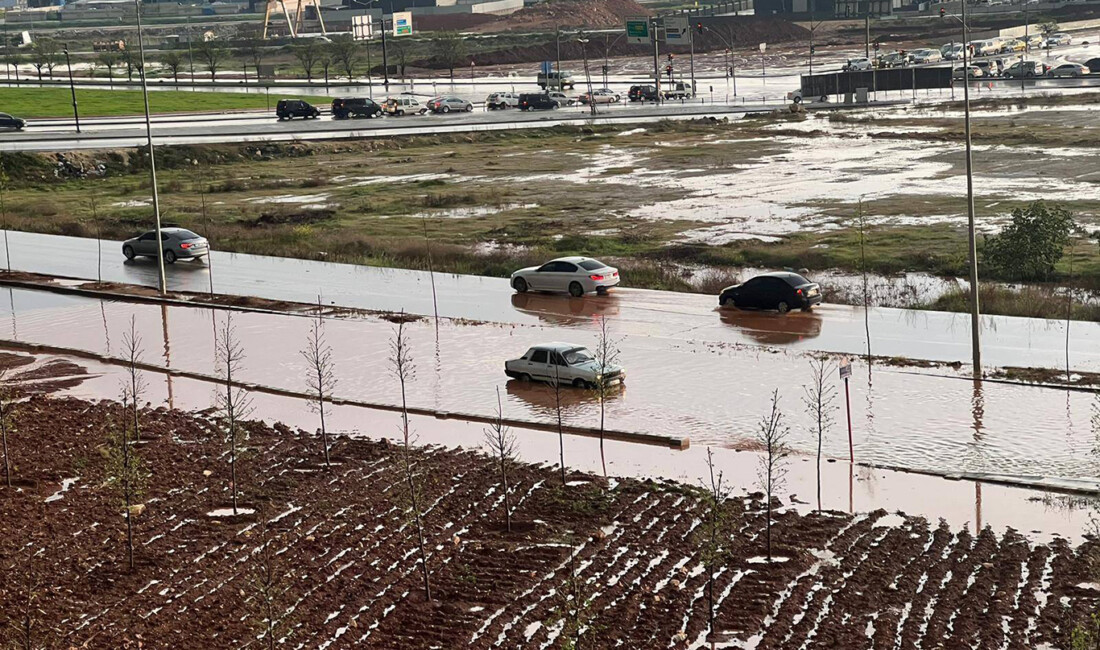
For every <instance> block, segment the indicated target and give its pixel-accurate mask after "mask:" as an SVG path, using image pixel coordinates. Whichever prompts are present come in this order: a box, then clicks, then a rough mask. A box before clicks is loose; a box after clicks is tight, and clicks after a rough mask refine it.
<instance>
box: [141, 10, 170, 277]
mask: <svg viewBox="0 0 1100 650" xmlns="http://www.w3.org/2000/svg"><path fill="white" fill-rule="evenodd" d="M134 13H135V15H136V16H137V32H138V55H139V57H140V58H139V61H140V62H141V68H140V69H139V70H138V75H139V76H140V77H141V97H142V99H143V100H144V102H145V139H146V141H147V142H148V143H149V182H150V183H152V185H153V217H154V219H156V238H157V271H158V274H157V288H158V289H160V292H161V294H164V293H167V291H168V286H167V285H168V282H167V280H166V279H165V276H164V246H163V245H162V244H161V241H162V239H161V234H160V195H159V194H158V193H157V160H156V153H155V152H154V151H153V123H152V120H151V119H150V118H149V87H148V85H147V84H146V83H145V41H144V38H143V36H142V33H141V0H134Z"/></svg>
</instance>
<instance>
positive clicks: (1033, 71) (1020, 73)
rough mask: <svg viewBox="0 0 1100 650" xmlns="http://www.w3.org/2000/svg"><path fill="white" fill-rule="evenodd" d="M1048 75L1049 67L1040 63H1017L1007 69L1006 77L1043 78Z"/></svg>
mask: <svg viewBox="0 0 1100 650" xmlns="http://www.w3.org/2000/svg"><path fill="white" fill-rule="evenodd" d="M1046 73H1047V66H1045V65H1043V63H1042V62H1040V61H1017V62H1016V63H1013V64H1012V65H1010V66H1008V67H1007V68H1005V76H1006V77H1011V78H1013V79H1020V78H1023V77H1028V78H1030V77H1041V76H1043V75H1045V74H1046Z"/></svg>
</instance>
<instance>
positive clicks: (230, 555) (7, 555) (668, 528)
mask: <svg viewBox="0 0 1100 650" xmlns="http://www.w3.org/2000/svg"><path fill="white" fill-rule="evenodd" d="M12 365H16V364H12V363H9V366H12ZM50 373H53V374H54V376H58V375H59V374H61V373H64V374H69V373H72V374H76V371H75V370H74V369H70V368H64V369H59V370H58V371H50V372H47V373H45V374H44V376H49V375H50ZM34 378H35V379H37V378H38V377H37V376H35V377H34ZM28 383H33V382H28ZM26 392H27V393H28V394H29V395H28V396H27V397H26V399H25V400H24V401H22V402H20V403H19V404H18V405H17V411H16V427H15V433H14V434H13V435H12V436H11V437H10V440H9V444H10V445H11V448H12V457H13V459H14V462H15V468H16V469H15V472H16V475H15V478H17V479H18V481H16V484H17V487H15V488H13V489H11V490H7V489H6V488H0V519H2V521H4V522H5V526H4V534H3V535H0V571H2V572H3V575H4V576H5V588H4V589H2V590H0V612H5V613H16V614H17V613H19V612H23V611H27V609H28V608H27V607H26V603H27V602H30V601H31V600H32V599H33V602H34V608H31V610H32V619H34V625H33V626H32V629H33V631H34V636H35V641H34V645H36V646H41V647H68V646H74V647H75V646H81V647H89V648H118V647H128V646H133V645H136V644H137V643H138V642H140V644H141V645H142V646H143V647H147V648H174V649H184V650H187V649H190V648H195V649H199V648H212V647H246V646H253V647H255V646H256V645H257V641H258V639H259V636H258V635H260V634H261V633H262V631H263V618H262V616H261V615H260V613H259V612H260V609H261V608H260V607H259V604H260V602H261V601H260V594H259V591H258V589H257V579H256V575H257V567H258V564H259V562H260V560H259V559H258V558H259V557H261V553H260V550H261V545H262V542H261V540H262V539H263V538H264V537H265V536H266V538H267V540H268V542H267V543H268V544H271V549H273V550H274V551H275V553H274V558H275V559H274V560H273V564H274V566H275V575H276V576H277V578H278V580H277V582H278V585H279V588H278V589H277V590H276V597H275V598H276V601H277V602H276V605H277V607H276V609H277V611H279V612H280V617H279V621H278V623H277V625H276V634H277V636H278V638H279V639H280V640H284V641H285V642H286V644H287V645H286V646H285V647H303V648H318V649H323V648H350V647H369V648H393V649H395V650H396V649H398V648H400V649H402V650H405V649H410V648H429V647H445V648H453V647H471V648H475V649H479V650H483V649H488V648H517V647H524V648H550V647H557V646H559V645H561V643H562V642H563V640H564V639H563V635H564V634H566V633H567V632H568V630H569V629H570V626H567V625H564V624H563V621H562V619H561V616H560V613H561V611H562V602H563V596H562V590H563V589H564V588H566V586H567V585H569V584H570V576H571V575H575V578H574V579H573V582H574V583H575V584H578V585H580V587H579V588H578V589H577V591H578V593H580V594H581V598H583V600H584V606H583V607H581V608H580V610H581V612H582V613H581V616H580V619H579V623H580V625H579V629H580V632H579V636H580V640H581V645H582V647H586V648H610V647H636V648H701V647H705V646H708V645H709V643H710V642H711V641H713V642H715V643H716V644H717V645H719V646H721V647H754V648H830V647H843V648H872V647H873V648H894V649H898V650H901V649H905V650H910V649H915V648H939V647H969V648H1004V649H1009V650H1015V649H1017V648H1033V647H1036V646H1038V645H1041V644H1043V643H1050V644H1052V645H1053V646H1056V647H1068V646H1069V641H1070V635H1071V634H1072V630H1073V627H1074V625H1075V624H1076V623H1077V622H1079V621H1080V620H1082V619H1083V618H1084V617H1085V616H1086V615H1087V614H1088V613H1089V612H1090V611H1093V610H1094V608H1096V607H1097V605H1098V603H1100V591H1097V590H1096V589H1094V588H1092V587H1091V586H1090V584H1089V583H1092V582H1094V581H1093V580H1092V579H1090V577H1089V576H1090V573H1089V556H1090V554H1092V553H1093V552H1094V551H1095V550H1096V549H1095V542H1093V541H1088V542H1085V543H1084V544H1083V545H1082V546H1080V547H1077V548H1074V547H1071V546H1070V545H1069V544H1067V543H1065V542H1061V541H1056V542H1055V543H1053V544H1050V545H1036V544H1033V543H1032V542H1029V541H1028V540H1027V539H1026V538H1024V537H1023V536H1021V535H1020V534H1018V533H1017V532H1016V531H1013V530H1007V531H1003V532H997V531H993V530H991V529H988V528H986V529H983V530H981V531H975V532H971V531H967V530H965V529H964V530H961V531H951V530H950V529H948V527H947V526H946V525H945V524H942V523H941V524H940V525H937V526H935V527H933V526H930V525H929V523H928V522H926V521H925V520H923V519H918V518H912V517H906V516H904V515H901V514H900V513H899V514H890V513H886V512H884V511H881V510H879V511H875V512H871V513H865V514H860V515H855V516H851V515H848V514H845V513H840V512H820V513H812V514H807V515H800V514H798V513H797V512H796V511H795V510H794V509H793V508H790V507H782V504H780V507H779V509H778V511H777V513H776V516H775V519H774V524H773V525H774V528H773V531H772V535H773V542H774V543H773V549H772V554H773V556H774V557H775V560H774V561H772V562H768V561H766V559H765V558H764V557H763V556H765V555H766V549H765V541H764V540H765V535H764V528H765V508H764V505H765V504H764V502H763V497H762V495H760V494H751V495H748V496H745V497H738V498H734V499H731V500H730V501H729V502H727V504H726V507H727V508H728V509H729V513H730V516H731V518H732V521H733V522H734V525H733V527H732V529H733V530H735V531H736V532H735V533H734V535H733V538H732V539H731V540H729V542H730V546H731V547H732V549H733V552H732V554H731V556H730V557H731V558H732V559H730V560H729V561H728V562H727V563H726V564H725V565H723V566H720V567H718V569H717V571H716V574H715V580H714V593H715V600H716V618H715V629H711V628H710V623H709V620H708V616H707V606H706V604H707V602H708V601H707V597H706V586H707V575H706V571H705V569H704V566H703V563H702V559H701V557H702V556H701V554H700V549H699V548H697V547H696V546H695V541H694V537H695V536H694V535H693V533H694V531H695V530H696V528H697V527H698V526H699V524H700V518H701V516H702V515H703V513H704V512H705V507H704V505H703V501H702V500H701V494H700V492H699V491H698V490H697V489H696V488H694V487H691V486H685V485H682V484H677V483H674V482H670V481H638V480H622V481H617V482H612V484H611V486H605V485H604V484H603V482H602V479H599V478H597V477H592V476H587V475H582V474H577V473H571V474H570V475H569V476H568V483H567V485H562V484H561V479H560V477H559V474H558V472H557V470H556V468H555V467H552V466H548V465H539V466H535V465H519V466H517V467H516V468H514V470H513V472H512V474H513V476H512V492H511V496H512V499H511V501H512V502H513V504H514V505H515V506H516V507H515V512H514V515H513V527H514V530H513V532H512V533H507V532H505V531H504V526H503V521H502V520H503V516H502V513H501V511H500V506H501V503H502V500H503V494H502V493H501V485H500V484H499V482H498V475H497V472H496V471H495V466H494V464H493V462H492V460H491V459H489V458H487V457H485V456H483V455H481V454H480V453H478V452H476V451H471V450H460V449H444V448H440V447H422V448H418V449H416V450H414V453H415V455H416V462H417V467H418V471H419V480H420V482H421V484H422V492H423V502H424V504H425V514H424V521H425V536H426V544H427V549H428V553H429V559H428V569H429V571H430V575H431V581H432V585H433V599H432V600H431V601H427V600H426V599H425V598H424V593H423V587H422V577H421V572H420V565H419V553H418V551H417V547H416V541H415V539H416V536H415V533H414V529H413V528H412V524H411V521H410V516H409V513H408V512H407V508H406V505H405V487H404V482H403V476H402V474H401V471H400V469H399V467H398V464H397V462H396V461H397V457H396V452H397V449H396V447H395V446H394V445H393V444H391V443H387V442H385V441H374V440H367V439H358V438H357V439H352V438H347V437H337V438H336V439H335V441H334V444H333V448H332V455H333V466H332V469H331V470H327V469H326V468H325V467H324V465H323V463H322V462H321V460H320V458H321V452H320V444H319V441H318V440H317V438H316V436H315V435H312V434H308V433H305V432H302V431H292V430H290V429H289V428H287V427H285V426H282V425H275V426H267V425H265V424H262V423H258V422H254V423H248V425H247V429H248V440H247V442H246V443H245V447H246V451H245V453H244V454H243V456H242V460H240V461H239V466H238V478H239V485H238V487H239V489H240V491H241V494H242V496H241V501H242V506H244V507H247V508H248V509H249V510H246V511H244V512H243V513H242V514H239V515H236V516H225V517H215V516H211V515H210V514H209V513H210V512H212V511H214V510H215V509H218V508H223V507H225V506H226V505H227V503H228V502H229V498H230V495H229V487H228V463H227V461H226V459H225V455H224V449H223V448H222V446H221V445H220V443H218V442H216V441H215V440H214V436H213V431H214V427H213V423H212V421H211V420H210V417H209V414H205V413H199V414H187V413H182V412H178V411H170V410H166V409H157V410H146V411H144V412H143V414H142V430H143V438H142V442H141V443H140V446H139V449H140V453H141V455H142V457H143V459H144V461H145V462H146V464H147V465H148V467H149V468H150V470H151V472H152V476H151V478H150V480H149V483H148V488H147V491H146V498H145V504H144V505H145V508H144V511H143V512H141V513H140V514H139V515H138V516H137V517H136V519H135V525H136V533H135V546H136V548H135V557H136V562H137V567H136V569H135V570H134V571H133V572H130V571H128V570H127V568H126V560H125V558H126V549H125V537H124V535H125V526H124V520H123V518H122V517H121V516H120V509H121V508H120V506H119V504H118V503H117V500H116V498H115V497H113V496H112V494H111V492H110V491H109V490H108V486H107V485H106V484H105V476H104V469H103V465H104V456H103V451H102V449H103V445H104V442H105V440H106V433H105V430H104V423H105V421H106V420H107V418H108V416H114V417H116V418H117V417H121V416H122V415H123V414H122V412H121V411H120V409H121V406H120V405H118V404H116V403H113V402H88V401H82V400H77V399H72V398H57V397H48V396H43V395H40V394H37V393H38V391H37V390H27V391H26ZM367 433H368V434H369V432H367ZM379 433H382V432H379ZM261 512H262V513H263V514H262V515H261V514H260V513H261ZM264 519H266V521H267V532H266V535H264V534H262V533H263V532H264V531H263V530H262V528H263V524H262V520H264ZM571 553H575V557H574V558H573V560H572V562H571V561H570V555H571ZM574 572H575V573H574ZM35 611H40V612H44V614H35V613H34V612H35Z"/></svg>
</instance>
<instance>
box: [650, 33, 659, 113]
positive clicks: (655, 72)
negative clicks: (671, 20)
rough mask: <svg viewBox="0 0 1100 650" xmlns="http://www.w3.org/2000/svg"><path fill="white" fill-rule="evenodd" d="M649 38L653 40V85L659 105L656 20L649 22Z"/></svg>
mask: <svg viewBox="0 0 1100 650" xmlns="http://www.w3.org/2000/svg"><path fill="white" fill-rule="evenodd" d="M649 37H650V38H652V39H653V83H654V88H656V90H657V103H658V104H660V103H661V61H660V57H661V53H660V47H659V45H658V44H657V19H655V18H651V19H650V20H649Z"/></svg>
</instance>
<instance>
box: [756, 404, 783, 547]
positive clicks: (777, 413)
mask: <svg viewBox="0 0 1100 650" xmlns="http://www.w3.org/2000/svg"><path fill="white" fill-rule="evenodd" d="M788 434H790V429H789V428H788V427H787V426H786V425H785V424H784V423H783V412H782V411H781V410H779V390H778V389H776V391H775V392H774V393H772V406H771V411H770V412H769V413H768V415H766V416H764V418H763V419H761V421H760V430H759V431H758V432H757V434H756V439H757V441H758V442H759V443H760V445H761V446H762V447H763V448H764V455H763V456H761V457H760V467H759V469H758V470H757V479H758V480H759V482H760V487H761V488H763V490H764V498H765V499H766V500H767V509H768V523H767V535H768V561H769V562H771V560H772V495H773V494H775V493H776V492H778V491H779V490H780V489H781V488H782V487H783V485H784V483H785V482H786V477H787V457H788V455H790V449H789V448H788V447H787V436H788Z"/></svg>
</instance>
